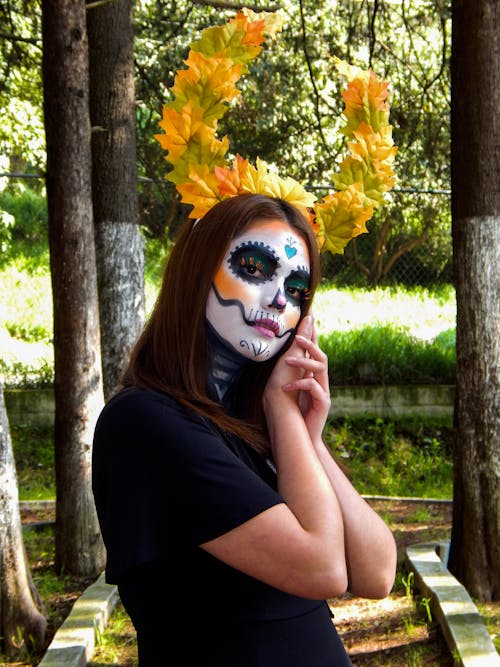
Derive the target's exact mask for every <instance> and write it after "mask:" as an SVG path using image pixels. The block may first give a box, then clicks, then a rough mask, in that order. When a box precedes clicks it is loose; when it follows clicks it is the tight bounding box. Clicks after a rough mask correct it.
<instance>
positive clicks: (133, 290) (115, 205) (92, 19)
mask: <svg viewBox="0 0 500 667" xmlns="http://www.w3.org/2000/svg"><path fill="white" fill-rule="evenodd" d="M87 27H88V37H89V65H90V70H89V71H90V118H91V123H92V167H93V171H92V173H93V178H92V197H93V204H94V223H95V238H96V255H97V277H98V286H99V308H100V319H101V348H102V363H103V378H104V393H105V396H106V398H109V397H110V395H111V394H112V393H113V391H114V390H115V388H116V386H117V385H118V382H119V377H120V373H121V371H122V369H123V366H124V364H125V362H126V360H127V357H128V355H129V352H130V350H131V348H132V346H133V345H134V343H135V341H136V339H137V337H138V335H139V332H140V329H141V328H142V325H143V321H144V251H143V241H142V236H141V232H140V229H139V225H138V214H137V176H136V173H137V165H136V161H137V150H136V138H135V115H136V110H135V86H134V57H133V30H132V0H116V1H115V2H111V3H105V4H102V5H99V6H97V7H95V8H91V9H89V11H88V16H87Z"/></svg>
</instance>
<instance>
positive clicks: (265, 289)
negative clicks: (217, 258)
mask: <svg viewBox="0 0 500 667" xmlns="http://www.w3.org/2000/svg"><path fill="white" fill-rule="evenodd" d="M308 290H309V252H308V249H307V244H306V242H305V241H304V239H303V238H302V237H301V236H299V234H297V233H296V232H295V230H294V229H293V228H292V227H290V225H288V224H287V223H286V222H283V221H281V220H258V221H256V222H254V223H252V224H251V225H249V226H248V227H247V228H246V229H245V231H244V232H243V233H241V234H240V235H239V236H237V237H235V238H234V239H233V240H232V241H231V244H230V246H229V249H228V252H227V254H226V256H225V257H224V259H223V261H222V264H221V265H220V267H219V269H218V271H217V273H216V274H215V276H214V279H213V282H212V288H211V290H210V293H209V295H208V301H207V310H206V315H207V320H208V321H209V322H210V324H211V325H212V327H213V328H214V329H215V331H216V332H217V334H218V335H219V337H220V338H221V339H222V340H223V341H224V342H225V343H227V344H228V345H230V346H231V347H232V348H234V349H235V350H236V351H237V352H239V353H240V354H242V355H243V356H244V357H246V358H248V359H251V360H253V361H266V360H267V359H270V358H271V357H272V356H274V355H275V354H276V353H277V352H279V350H281V348H282V347H283V345H284V344H285V343H286V341H287V340H288V338H289V337H290V335H291V334H292V333H293V331H294V329H295V327H296V326H297V323H298V321H299V319H300V311H301V305H302V303H303V301H304V299H305V298H306V297H307V294H308Z"/></svg>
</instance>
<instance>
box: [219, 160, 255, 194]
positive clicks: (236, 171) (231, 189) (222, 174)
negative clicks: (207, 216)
mask: <svg viewBox="0 0 500 667" xmlns="http://www.w3.org/2000/svg"><path fill="white" fill-rule="evenodd" d="M247 171H248V160H244V159H243V158H242V157H241V156H240V155H236V157H235V158H234V160H233V164H232V166H231V167H215V169H214V173H215V176H216V178H217V180H218V182H219V190H220V192H221V194H222V195H225V196H227V197H234V196H235V195H237V194H239V193H240V192H241V191H242V185H241V179H242V178H244V177H245V175H246V173H247Z"/></svg>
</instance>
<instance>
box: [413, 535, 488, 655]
mask: <svg viewBox="0 0 500 667" xmlns="http://www.w3.org/2000/svg"><path fill="white" fill-rule="evenodd" d="M447 546H448V545H440V544H436V543H431V544H417V545H413V546H410V547H408V548H407V550H406V558H407V562H408V565H409V567H410V569H411V570H412V571H413V572H414V574H415V583H416V586H417V588H418V589H419V590H420V591H421V592H422V593H423V594H424V595H427V596H429V597H430V598H431V607H432V610H433V612H434V615H435V616H436V618H437V619H438V621H439V624H440V625H441V629H442V632H443V635H444V637H445V639H446V642H447V644H448V647H449V649H450V651H451V653H452V655H453V656H454V659H455V661H456V662H457V664H459V665H462V667H500V656H499V655H498V653H497V651H496V649H495V646H494V644H493V641H492V639H491V637H490V635H489V634H488V631H487V629H486V626H485V625H484V621H483V619H482V616H481V614H480V613H479V611H478V609H477V607H476V605H475V604H474V602H473V601H472V599H471V597H470V595H469V594H468V593H467V591H466V589H465V588H464V587H463V586H462V584H461V583H460V582H459V581H458V579H456V578H455V577H454V576H453V575H452V574H451V573H450V572H449V571H448V569H447V568H446V565H445V561H443V560H442V559H441V558H442V557H441V556H440V555H438V552H440V553H441V554H446V553H447Z"/></svg>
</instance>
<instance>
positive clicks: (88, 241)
mask: <svg viewBox="0 0 500 667" xmlns="http://www.w3.org/2000/svg"><path fill="white" fill-rule="evenodd" d="M42 11H43V21H42V34H43V83H44V111H45V135H46V143H47V201H48V212H49V248H50V267H51V276H52V291H53V300H54V372H55V385H54V393H55V402H56V414H55V452H56V490H57V503H56V566H57V567H58V568H59V569H64V570H65V571H66V572H71V573H75V574H79V575H83V576H94V575H97V574H98V573H99V572H100V571H101V570H102V568H103V565H104V547H103V545H102V540H101V537H100V531H99V525H98V521H97V515H96V512H95V506H94V501H93V496H92V490H91V451H92V436H93V430H94V424H95V419H96V417H97V414H98V411H99V409H100V408H101V406H102V403H103V396H102V375H101V355H100V340H99V311H98V302H97V276H96V265H95V250H94V227H93V218H92V192H91V153H90V119H89V108H88V48H87V32H86V17H85V2H84V0H44V2H43V5H42Z"/></svg>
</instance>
